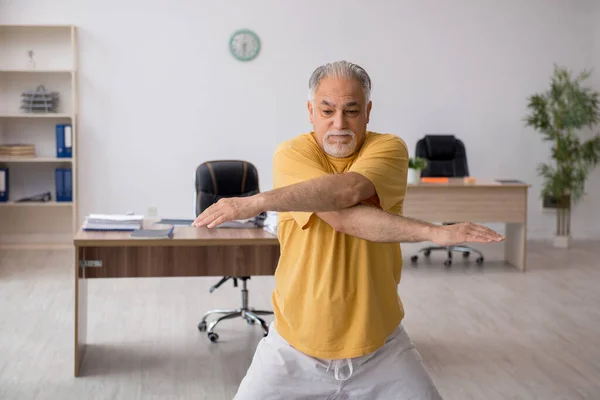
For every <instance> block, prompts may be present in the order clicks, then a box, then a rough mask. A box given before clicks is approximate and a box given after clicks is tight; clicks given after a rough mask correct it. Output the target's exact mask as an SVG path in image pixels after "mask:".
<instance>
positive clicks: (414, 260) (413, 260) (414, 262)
mask: <svg viewBox="0 0 600 400" xmlns="http://www.w3.org/2000/svg"><path fill="white" fill-rule="evenodd" d="M418 259H419V256H412V257H411V258H410V262H412V263H413V264H416V263H417V260H418Z"/></svg>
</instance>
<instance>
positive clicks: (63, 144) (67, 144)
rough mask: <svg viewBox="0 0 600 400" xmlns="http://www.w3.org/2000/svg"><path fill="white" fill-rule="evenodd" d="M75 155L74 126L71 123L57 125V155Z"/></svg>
mask: <svg viewBox="0 0 600 400" xmlns="http://www.w3.org/2000/svg"><path fill="white" fill-rule="evenodd" d="M72 156H73V128H72V126H71V125H70V124H57V125H56V157H58V158H71V157H72Z"/></svg>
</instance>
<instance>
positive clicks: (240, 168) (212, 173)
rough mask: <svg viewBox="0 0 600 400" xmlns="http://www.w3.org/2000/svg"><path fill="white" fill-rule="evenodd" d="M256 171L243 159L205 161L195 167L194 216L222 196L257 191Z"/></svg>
mask: <svg viewBox="0 0 600 400" xmlns="http://www.w3.org/2000/svg"><path fill="white" fill-rule="evenodd" d="M259 191H260V190H259V185H258V171H257V170H256V167H255V166H254V165H253V164H251V163H249V162H248V161H243V160H221V161H207V162H205V163H202V164H200V165H199V166H198V168H196V216H198V215H200V213H202V211H204V210H205V209H206V208H208V207H209V206H211V205H212V204H214V203H216V202H217V201H219V200H220V199H222V198H224V197H245V196H252V195H255V194H258V193H259Z"/></svg>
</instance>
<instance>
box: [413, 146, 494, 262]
mask: <svg viewBox="0 0 600 400" xmlns="http://www.w3.org/2000/svg"><path fill="white" fill-rule="evenodd" d="M415 156H416V157H421V158H424V159H426V160H427V167H426V168H425V169H423V171H421V176H422V177H447V178H463V177H467V176H469V166H468V163H467V153H466V150H465V145H464V144H463V142H462V141H461V140H460V139H457V138H456V137H455V136H454V135H425V137H424V138H422V139H420V140H419V141H418V142H417V147H416V151H415ZM453 223H454V222H444V224H445V225H450V224H453ZM437 250H444V251H446V252H447V253H448V258H447V259H446V261H444V265H445V266H446V267H447V268H450V266H451V265H452V252H453V251H461V252H462V254H463V257H464V258H468V257H469V255H470V254H471V253H475V254H478V255H479V257H478V258H477V260H476V262H477V265H482V264H483V260H484V258H483V253H481V252H480V251H479V250H477V249H474V248H472V247H470V246H429V247H425V248H422V249H420V250H419V251H418V253H421V252H422V253H423V255H424V256H425V257H429V256H430V255H431V252H432V251H437ZM418 259H419V256H418V255H414V256H412V257H411V261H412V263H413V264H416V263H417V260H418Z"/></svg>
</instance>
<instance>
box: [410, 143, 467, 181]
mask: <svg viewBox="0 0 600 400" xmlns="http://www.w3.org/2000/svg"><path fill="white" fill-rule="evenodd" d="M415 156H417V157H421V158H424V159H426V160H427V167H426V168H425V169H424V170H423V171H421V176H423V177H449V178H450V177H459V178H462V177H465V176H469V167H468V164H467V153H466V150H465V145H464V144H463V142H462V141H461V140H460V139H457V138H456V137H455V136H454V135H425V137H424V138H422V139H420V140H419V141H418V142H417V148H416V151H415Z"/></svg>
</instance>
